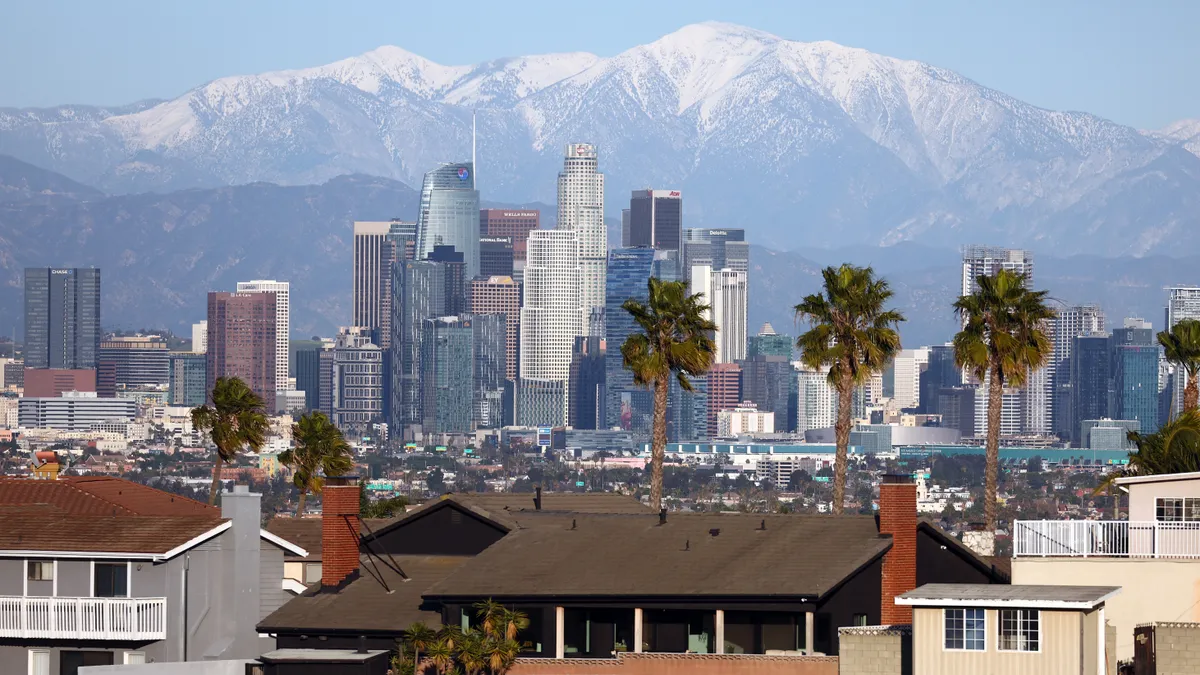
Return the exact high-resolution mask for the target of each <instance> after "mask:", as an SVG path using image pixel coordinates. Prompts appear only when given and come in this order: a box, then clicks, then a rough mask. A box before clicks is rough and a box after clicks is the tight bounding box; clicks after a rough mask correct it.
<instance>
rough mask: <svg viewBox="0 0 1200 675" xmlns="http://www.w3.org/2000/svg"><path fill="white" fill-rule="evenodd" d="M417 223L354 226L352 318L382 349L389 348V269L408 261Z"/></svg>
mask: <svg viewBox="0 0 1200 675" xmlns="http://www.w3.org/2000/svg"><path fill="white" fill-rule="evenodd" d="M416 237H417V224H416V223H413V222H406V221H402V220H399V219H393V220H390V221H356V222H355V223H354V270H353V276H354V280H353V284H354V288H353V315H354V317H353V318H354V324H353V325H355V326H360V327H365V328H368V329H370V331H371V341H372V342H374V343H375V344H376V345H378V346H379V347H380V348H381V349H384V350H386V349H388V348H389V347H390V346H391V337H392V330H391V324H392V267H393V266H394V265H395V264H396V261H398V260H406V259H407V260H411V259H412V257H413V250H414V247H415V246H416Z"/></svg>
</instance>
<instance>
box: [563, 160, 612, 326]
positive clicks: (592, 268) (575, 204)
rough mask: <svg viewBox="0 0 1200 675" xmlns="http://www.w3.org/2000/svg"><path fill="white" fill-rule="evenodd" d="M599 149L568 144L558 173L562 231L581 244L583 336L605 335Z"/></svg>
mask: <svg viewBox="0 0 1200 675" xmlns="http://www.w3.org/2000/svg"><path fill="white" fill-rule="evenodd" d="M597 165H598V155H597V153H596V148H595V146H593V145H590V144H588V143H571V144H569V145H567V148H566V152H565V154H564V157H563V170H562V171H561V172H559V174H558V223H557V225H556V226H555V227H556V229H559V230H570V231H572V232H575V233H576V235H577V236H578V241H579V271H580V275H581V276H580V283H579V293H580V302H579V305H580V310H581V311H582V312H583V329H584V335H593V336H598V337H599V336H603V335H604V300H605V295H604V281H605V276H606V274H605V269H606V265H607V264H608V229H607V228H606V227H605V225H604V174H602V173H600V172H599V171H598V170H597Z"/></svg>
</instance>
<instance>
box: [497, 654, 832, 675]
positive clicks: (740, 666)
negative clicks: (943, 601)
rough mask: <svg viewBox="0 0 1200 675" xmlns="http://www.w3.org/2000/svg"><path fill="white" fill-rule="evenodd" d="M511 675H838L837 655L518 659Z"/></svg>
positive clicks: (624, 656)
mask: <svg viewBox="0 0 1200 675" xmlns="http://www.w3.org/2000/svg"><path fill="white" fill-rule="evenodd" d="M509 675H838V659H837V657H836V656H760V655H738V656H729V655H720V654H621V655H620V656H619V658H616V659H518V660H517V663H516V665H515V666H513V668H512V670H510V671H509Z"/></svg>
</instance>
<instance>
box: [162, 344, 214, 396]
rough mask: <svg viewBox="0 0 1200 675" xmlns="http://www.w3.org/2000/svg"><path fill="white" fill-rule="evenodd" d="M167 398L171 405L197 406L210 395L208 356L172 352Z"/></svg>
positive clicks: (169, 358) (169, 359)
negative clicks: (208, 388) (208, 387)
mask: <svg viewBox="0 0 1200 675" xmlns="http://www.w3.org/2000/svg"><path fill="white" fill-rule="evenodd" d="M206 337H207V336H206ZM168 363H169V368H170V371H171V376H170V383H169V389H168V397H167V400H168V401H169V402H170V404H171V405H177V406H186V407H188V408H195V407H197V406H202V405H204V399H205V398H207V397H208V390H207V389H205V387H207V386H208V357H207V356H206V355H204V354H200V353H197V352H172V353H171V355H170V356H169V357H168Z"/></svg>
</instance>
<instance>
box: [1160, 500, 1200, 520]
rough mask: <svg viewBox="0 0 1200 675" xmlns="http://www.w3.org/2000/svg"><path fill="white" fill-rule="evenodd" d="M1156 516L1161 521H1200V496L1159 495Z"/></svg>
mask: <svg viewBox="0 0 1200 675" xmlns="http://www.w3.org/2000/svg"><path fill="white" fill-rule="evenodd" d="M1154 517H1155V520H1157V521H1159V522H1160V523H1178V522H1184V521H1186V522H1200V497H1159V498H1158V499H1155V500H1154Z"/></svg>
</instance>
